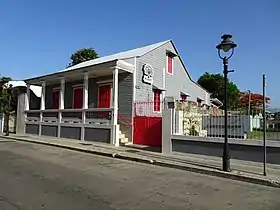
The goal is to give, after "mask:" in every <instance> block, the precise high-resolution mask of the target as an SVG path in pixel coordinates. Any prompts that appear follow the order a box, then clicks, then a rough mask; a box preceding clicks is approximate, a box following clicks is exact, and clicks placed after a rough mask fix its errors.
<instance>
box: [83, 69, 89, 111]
mask: <svg viewBox="0 0 280 210" xmlns="http://www.w3.org/2000/svg"><path fill="white" fill-rule="evenodd" d="M87 108H88V73H87V72H86V73H85V74H84V88H83V109H87Z"/></svg>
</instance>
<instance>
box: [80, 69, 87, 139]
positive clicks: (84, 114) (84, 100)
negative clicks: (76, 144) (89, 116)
mask: <svg viewBox="0 0 280 210" xmlns="http://www.w3.org/2000/svg"><path fill="white" fill-rule="evenodd" d="M83 109H88V72H85V73H84V84H83ZM85 121H86V111H85V110H83V111H82V126H81V140H82V141H84V140H85V127H84V123H85Z"/></svg>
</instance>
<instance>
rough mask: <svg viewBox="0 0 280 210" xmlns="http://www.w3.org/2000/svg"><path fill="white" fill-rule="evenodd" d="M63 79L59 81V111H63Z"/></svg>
mask: <svg viewBox="0 0 280 210" xmlns="http://www.w3.org/2000/svg"><path fill="white" fill-rule="evenodd" d="M64 90H65V79H64V78H61V79H60V94H59V109H64Z"/></svg>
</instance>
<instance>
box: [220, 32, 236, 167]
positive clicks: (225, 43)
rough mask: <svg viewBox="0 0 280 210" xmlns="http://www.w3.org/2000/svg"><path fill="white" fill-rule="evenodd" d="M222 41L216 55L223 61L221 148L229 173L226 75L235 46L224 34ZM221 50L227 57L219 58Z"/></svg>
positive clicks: (224, 163)
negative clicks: (223, 134) (222, 129)
mask: <svg viewBox="0 0 280 210" xmlns="http://www.w3.org/2000/svg"><path fill="white" fill-rule="evenodd" d="M221 38H222V41H221V43H220V44H219V45H217V46H216V48H217V49H218V55H219V57H220V58H221V59H222V60H223V66H224V72H223V73H224V110H225V122H224V129H225V130H224V132H225V142H224V148H223V171H227V172H229V171H230V170H231V169H230V150H229V145H228V89H227V83H228V73H230V72H233V70H228V60H229V59H230V58H231V57H232V55H233V53H234V48H235V47H236V46H237V45H236V44H235V43H234V42H233V41H232V40H231V38H232V35H230V34H224V35H223V36H222V37H221ZM221 50H222V51H223V52H225V53H227V52H229V51H231V52H230V54H229V56H221Z"/></svg>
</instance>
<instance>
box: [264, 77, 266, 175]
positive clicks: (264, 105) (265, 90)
mask: <svg viewBox="0 0 280 210" xmlns="http://www.w3.org/2000/svg"><path fill="white" fill-rule="evenodd" d="M265 95H266V76H265V74H263V175H264V176H266V96H265Z"/></svg>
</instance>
